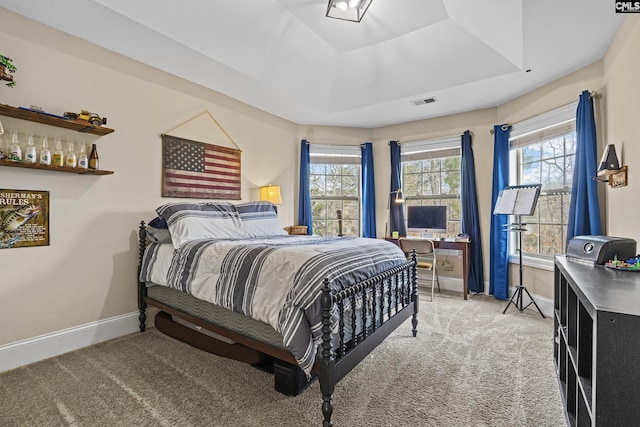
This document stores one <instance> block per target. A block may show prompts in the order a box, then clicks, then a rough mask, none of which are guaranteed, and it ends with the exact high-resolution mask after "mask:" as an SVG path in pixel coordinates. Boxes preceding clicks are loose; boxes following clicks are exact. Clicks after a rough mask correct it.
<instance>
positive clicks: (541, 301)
mask: <svg viewBox="0 0 640 427" xmlns="http://www.w3.org/2000/svg"><path fill="white" fill-rule="evenodd" d="M515 291H516V288H509V300H507V301H505V307H506V306H507V304H508V301H510V300H511V297H512V296H513V293H514V292H515ZM523 295H524V296H523V305H524V306H526V305H527V304H529V302H531V300H530V299H529V297H528V296H527V295H526V293H523ZM531 297H532V298H533V300H534V301H535V302H536V304H538V307H540V311H542V313H543V314H544V315H545V316H546V317H548V318H551V319H553V310H554V308H553V307H554V306H553V300H551V299H549V298H545V297H541V296H540V295H536V294H531ZM514 303H515V301H514ZM512 305H513V304H509V309H508V310H507V313H508V312H509V311H510V310H514V311H518V309H517V308H516V306H513V307H511V306H512ZM527 310H533V311H535V312H537V311H538V310H536V306H535V305H533V304H531V305H530V306H529V307H528V308H527Z"/></svg>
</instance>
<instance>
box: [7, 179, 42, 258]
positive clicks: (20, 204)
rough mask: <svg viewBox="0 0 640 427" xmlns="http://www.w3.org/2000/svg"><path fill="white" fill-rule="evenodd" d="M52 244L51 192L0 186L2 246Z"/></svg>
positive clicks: (19, 246) (17, 246)
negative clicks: (50, 229) (50, 234)
mask: <svg viewBox="0 0 640 427" xmlns="http://www.w3.org/2000/svg"><path fill="white" fill-rule="evenodd" d="M29 246H49V192H48V191H34V190H2V189H0V249H8V248H24V247H29Z"/></svg>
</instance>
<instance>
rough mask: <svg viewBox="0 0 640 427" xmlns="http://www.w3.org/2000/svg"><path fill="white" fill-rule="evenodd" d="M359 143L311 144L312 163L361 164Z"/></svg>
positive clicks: (310, 158)
mask: <svg viewBox="0 0 640 427" xmlns="http://www.w3.org/2000/svg"><path fill="white" fill-rule="evenodd" d="M360 157H361V151H360V146H359V145H320V144H310V145H309V160H310V162H311V163H333V164H360V163H361V160H360Z"/></svg>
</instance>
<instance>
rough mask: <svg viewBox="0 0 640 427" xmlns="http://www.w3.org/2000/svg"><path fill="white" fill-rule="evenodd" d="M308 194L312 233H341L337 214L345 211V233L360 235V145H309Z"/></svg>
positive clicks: (332, 234)
mask: <svg viewBox="0 0 640 427" xmlns="http://www.w3.org/2000/svg"><path fill="white" fill-rule="evenodd" d="M309 159H310V165H309V194H310V198H311V212H312V218H313V233H314V234H316V235H320V236H336V235H338V215H337V211H338V210H340V211H341V213H342V233H343V234H344V235H345V236H360V187H361V185H360V177H361V152H360V146H358V145H356V146H343V145H321V144H310V146H309Z"/></svg>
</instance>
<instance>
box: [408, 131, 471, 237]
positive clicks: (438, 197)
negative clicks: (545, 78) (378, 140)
mask: <svg viewBox="0 0 640 427" xmlns="http://www.w3.org/2000/svg"><path fill="white" fill-rule="evenodd" d="M400 150H401V156H400V159H401V160H400V164H401V169H402V186H401V188H402V189H403V195H404V199H405V203H404V216H405V226H407V223H406V218H407V214H406V213H407V211H406V208H407V206H415V203H409V202H410V201H420V204H419V205H421V206H425V205H429V204H430V203H428V202H429V201H431V200H435V201H436V203H435V204H436V205H446V206H447V233H446V236H447V237H455V235H457V234H458V233H460V232H461V231H460V230H461V227H462V205H461V203H462V142H461V138H460V136H459V135H456V136H448V137H442V138H432V139H426V140H421V141H412V142H405V143H401V144H400ZM439 152H440V153H442V154H443V155H442V156H437V154H438V153H439ZM455 152H457V157H459V158H460V161H459V166H460V167H459V168H458V169H452V170H451V171H458V182H459V185H458V192H457V193H454V194H443V193H442V191H441V190H442V179H440V180H439V182H440V193H439V194H434V195H424V194H421V195H418V196H412V195H410V194H409V193H408V192H407V190H406V188H405V185H406V179H405V177H406V169H405V167H406V163H408V162H411V161H421V160H427V159H429V158H431V159H440V162H441V163H440V168H439V169H438V170H437V171H435V172H437V173H438V174H439V176H442V174H443V172H446V173H448V172H449V170H443V169H442V159H444V158H448V157H454V156H450V155H446V154H452V153H455ZM425 173H431V172H424V171H422V172H420V173H419V174H420V175H424V174H425ZM447 200H457V202H458V206H459V214H458V216H459V218H458V219H450V217H451V205H450V204H449V203H446V201H447ZM425 202H427V203H425ZM450 223H453V224H455V225H454V227H455V229H454V230H453V231H451V232H450V231H449V229H450ZM408 230H409V229H408V227H407V234H409V231H408ZM452 234H453V235H452Z"/></svg>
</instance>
